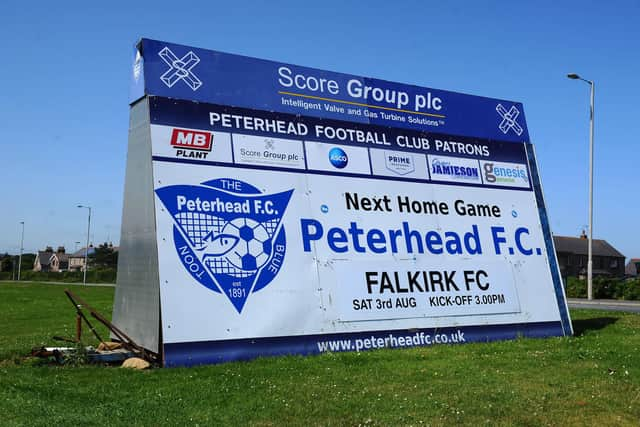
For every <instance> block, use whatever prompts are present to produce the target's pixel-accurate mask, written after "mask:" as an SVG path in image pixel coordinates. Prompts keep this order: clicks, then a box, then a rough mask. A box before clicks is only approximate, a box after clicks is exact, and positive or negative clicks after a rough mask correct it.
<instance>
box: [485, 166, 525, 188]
mask: <svg viewBox="0 0 640 427" xmlns="http://www.w3.org/2000/svg"><path fill="white" fill-rule="evenodd" d="M483 169H484V179H485V181H486V182H488V183H494V182H497V183H517V182H521V183H523V184H526V185H529V177H528V176H527V170H526V169H525V166H524V165H508V164H500V165H495V164H494V163H489V162H487V163H485V164H484V165H483Z"/></svg>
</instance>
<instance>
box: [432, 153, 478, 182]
mask: <svg viewBox="0 0 640 427" xmlns="http://www.w3.org/2000/svg"><path fill="white" fill-rule="evenodd" d="M428 158H429V173H430V174H431V179H432V180H433V181H446V182H464V183H470V184H481V183H482V181H481V179H480V168H479V166H478V161H477V160H474V159H463V158H459V157H448V156H433V155H429V156H428Z"/></svg>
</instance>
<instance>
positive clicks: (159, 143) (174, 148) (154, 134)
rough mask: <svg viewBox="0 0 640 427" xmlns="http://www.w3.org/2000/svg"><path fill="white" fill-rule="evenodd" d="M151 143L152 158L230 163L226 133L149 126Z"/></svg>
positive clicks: (229, 142)
mask: <svg viewBox="0 0 640 427" xmlns="http://www.w3.org/2000/svg"><path fill="white" fill-rule="evenodd" d="M151 143H152V151H153V155H154V156H161V157H174V158H178V159H195V160H205V161H211V162H222V163H232V157H231V135H230V134H228V133H223V132H215V131H213V132H211V131H205V130H201V129H188V128H182V127H180V128H178V127H171V126H162V125H151Z"/></svg>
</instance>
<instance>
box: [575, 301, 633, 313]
mask: <svg viewBox="0 0 640 427" xmlns="http://www.w3.org/2000/svg"><path fill="white" fill-rule="evenodd" d="M568 302H569V308H588V309H592V310H602V311H626V312H629V313H640V301H619V300H608V299H607V300H591V301H589V300H587V299H582V298H568Z"/></svg>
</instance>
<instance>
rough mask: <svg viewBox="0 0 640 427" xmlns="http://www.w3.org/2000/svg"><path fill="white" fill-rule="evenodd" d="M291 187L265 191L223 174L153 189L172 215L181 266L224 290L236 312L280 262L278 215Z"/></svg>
mask: <svg viewBox="0 0 640 427" xmlns="http://www.w3.org/2000/svg"><path fill="white" fill-rule="evenodd" d="M292 193H293V190H288V191H284V192H282V193H276V194H264V193H261V192H260V190H258V189H257V188H256V187H254V186H253V185H251V184H248V183H246V182H243V181H239V180H235V179H226V178H225V179H215V180H212V181H207V182H203V183H202V184H201V185H171V186H167V187H163V188H159V189H157V190H156V194H157V195H158V197H159V198H160V200H161V201H162V203H163V204H164V206H165V207H166V209H167V211H169V213H170V214H171V217H172V218H173V240H174V244H175V248H176V252H177V256H178V257H179V258H180V261H181V262H182V264H183V266H184V268H185V269H186V271H187V272H189V274H190V275H191V276H192V277H193V278H194V279H195V280H196V281H198V283H200V284H201V285H203V286H205V287H207V288H209V289H211V290H212V291H214V292H218V293H223V294H224V295H226V297H227V298H228V299H229V301H230V302H231V303H232V304H233V306H234V307H235V309H236V310H237V311H238V313H241V312H242V309H243V308H244V305H245V303H246V301H247V298H248V297H249V295H251V294H252V293H254V292H257V291H259V290H260V289H262V288H264V287H265V286H267V285H268V284H269V283H271V281H272V280H273V279H274V278H275V277H276V275H277V274H278V272H279V271H280V269H281V268H282V265H283V262H284V256H285V252H286V236H285V230H284V227H283V226H282V217H283V215H284V212H285V210H286V208H287V205H288V204H289V200H290V199H291V195H292Z"/></svg>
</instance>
